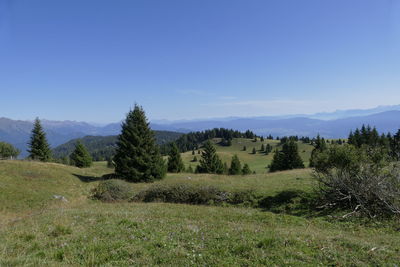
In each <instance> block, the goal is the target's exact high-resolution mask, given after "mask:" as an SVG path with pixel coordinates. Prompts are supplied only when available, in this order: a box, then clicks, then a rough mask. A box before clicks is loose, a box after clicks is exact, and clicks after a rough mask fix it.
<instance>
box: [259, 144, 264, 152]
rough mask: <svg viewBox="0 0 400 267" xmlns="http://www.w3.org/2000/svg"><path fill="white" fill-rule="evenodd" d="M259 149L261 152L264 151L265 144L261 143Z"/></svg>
mask: <svg viewBox="0 0 400 267" xmlns="http://www.w3.org/2000/svg"><path fill="white" fill-rule="evenodd" d="M260 150H261V152H265V146H264V144H262V145H261V149H260Z"/></svg>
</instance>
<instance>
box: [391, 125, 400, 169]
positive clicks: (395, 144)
mask: <svg viewBox="0 0 400 267" xmlns="http://www.w3.org/2000/svg"><path fill="white" fill-rule="evenodd" d="M390 150H391V155H392V157H393V159H394V160H397V161H399V160H400V129H399V130H398V131H397V133H396V134H395V135H394V136H393V137H391V142H390Z"/></svg>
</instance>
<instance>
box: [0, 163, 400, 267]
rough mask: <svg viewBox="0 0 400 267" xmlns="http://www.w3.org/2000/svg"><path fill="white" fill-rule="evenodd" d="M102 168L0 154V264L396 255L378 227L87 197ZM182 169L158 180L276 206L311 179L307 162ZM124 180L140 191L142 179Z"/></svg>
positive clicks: (386, 230)
mask: <svg viewBox="0 0 400 267" xmlns="http://www.w3.org/2000/svg"><path fill="white" fill-rule="evenodd" d="M109 172H110V169H107V168H106V167H105V163H96V164H95V165H94V167H92V168H90V169H86V170H81V169H77V168H74V167H69V166H63V165H59V164H51V163H37V162H23V161H0V190H1V193H2V194H0V215H1V216H0V225H1V227H0V240H2V242H0V265H2V266H3V265H4V266H16V265H34V266H71V265H72V266H77V265H84V266H100V265H108V266H128V265H152V266H155V265H157V266H171V265H173V266H188V265H214V266H215V265H219V266H227V265H229V266H238V265H269V266H274V265H278V266H282V265H291V266H299V265H303V266H304V265H308V266H315V265H325V266H326V265H344V266H346V265H347V266H349V265H353V266H357V265H358V266H361V265H362V266H366V265H375V266H377V265H395V264H397V263H398V262H399V261H400V257H399V254H398V251H399V249H400V237H399V235H398V234H397V232H396V231H395V230H394V229H393V228H392V227H387V226H385V224H382V225H380V224H375V225H365V224H363V223H361V222H360V223H358V222H357V221H355V222H351V221H346V222H341V221H338V220H332V219H330V218H328V217H312V216H311V217H307V216H306V215H302V213H300V214H298V215H297V216H294V215H289V214H285V213H272V212H270V211H268V210H263V209H255V208H245V207H233V206H232V207H231V206H227V207H219V206H192V205H183V204H167V203H128V202H121V203H108V204H105V203H101V202H98V201H94V200H90V199H89V198H88V196H89V193H90V190H91V188H93V187H95V186H96V184H97V183H98V180H99V179H100V178H101V176H102V175H104V174H107V173H109ZM190 176H191V179H188V175H185V174H180V175H172V174H170V175H168V177H167V178H166V179H165V180H163V181H160V182H158V183H159V184H173V183H176V182H184V183H188V184H198V183H200V184H203V185H214V186H219V187H223V188H227V189H237V190H239V189H254V190H257V191H258V192H259V193H260V194H264V195H265V196H271V197H273V198H272V199H275V200H276V201H277V202H276V203H280V202H278V200H279V199H280V201H281V202H282V201H289V202H287V203H291V202H290V201H291V198H288V196H290V194H293V193H290V192H294V190H303V191H304V192H309V191H310V190H311V185H312V179H311V178H310V170H307V169H305V170H296V171H287V172H281V173H274V174H267V175H250V176H248V177H241V176H237V177H230V176H216V175H195V174H191V175H190ZM130 186H132V188H133V189H134V190H135V192H139V191H140V190H142V189H143V188H146V187H149V186H151V184H132V185H130ZM54 195H61V196H64V197H65V198H66V199H67V202H64V201H61V200H57V199H55V198H54ZM285 195H286V197H284V198H282V196H285ZM293 201H295V200H293ZM282 203H284V202H282ZM282 203H281V204H282ZM290 205H292V204H290ZM287 207H289V206H287Z"/></svg>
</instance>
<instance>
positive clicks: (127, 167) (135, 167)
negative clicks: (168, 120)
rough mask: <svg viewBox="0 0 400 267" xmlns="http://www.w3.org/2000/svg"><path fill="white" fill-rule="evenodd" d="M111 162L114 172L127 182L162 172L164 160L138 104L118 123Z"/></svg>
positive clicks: (154, 177) (156, 176)
mask: <svg viewBox="0 0 400 267" xmlns="http://www.w3.org/2000/svg"><path fill="white" fill-rule="evenodd" d="M114 162H115V174H116V175H117V176H119V177H121V178H123V179H126V180H127V181H130V182H152V181H154V180H159V179H162V178H164V176H165V173H166V167H165V162H164V160H163V159H162V157H161V155H160V152H159V149H158V146H157V145H156V143H155V140H154V132H153V131H152V130H151V129H150V127H149V123H148V122H147V118H146V115H145V112H144V110H143V108H142V107H140V106H138V105H135V108H134V109H133V110H131V111H130V112H129V113H128V114H127V116H126V120H125V121H124V122H123V123H122V131H121V134H120V135H119V136H118V142H117V149H116V154H115V157H114Z"/></svg>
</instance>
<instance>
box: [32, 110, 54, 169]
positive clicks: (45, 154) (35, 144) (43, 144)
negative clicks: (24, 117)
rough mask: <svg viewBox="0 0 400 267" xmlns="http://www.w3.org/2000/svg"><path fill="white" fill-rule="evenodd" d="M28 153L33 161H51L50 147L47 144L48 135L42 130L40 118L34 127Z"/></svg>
mask: <svg viewBox="0 0 400 267" xmlns="http://www.w3.org/2000/svg"><path fill="white" fill-rule="evenodd" d="M28 152H29V158H30V159H32V160H40V161H50V160H51V150H50V145H49V143H48V142H47V139H46V133H45V132H44V130H43V128H42V125H41V123H40V120H39V118H36V120H35V123H34V126H33V130H32V135H31V140H30V142H29V150H28Z"/></svg>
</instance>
